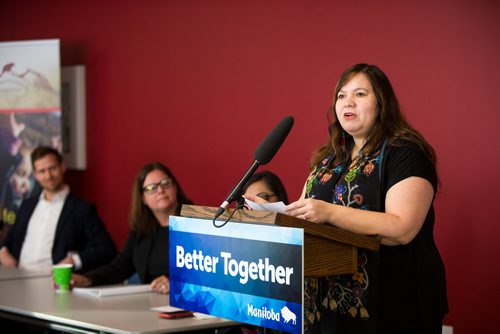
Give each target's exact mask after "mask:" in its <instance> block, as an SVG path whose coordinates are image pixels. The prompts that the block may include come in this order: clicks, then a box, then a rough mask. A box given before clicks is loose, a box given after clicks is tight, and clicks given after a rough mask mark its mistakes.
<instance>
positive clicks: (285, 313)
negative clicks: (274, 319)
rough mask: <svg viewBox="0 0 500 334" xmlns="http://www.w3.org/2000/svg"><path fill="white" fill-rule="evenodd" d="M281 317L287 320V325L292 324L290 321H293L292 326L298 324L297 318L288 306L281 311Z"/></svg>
mask: <svg viewBox="0 0 500 334" xmlns="http://www.w3.org/2000/svg"><path fill="white" fill-rule="evenodd" d="M281 316H282V317H283V319H284V320H285V323H288V322H290V320H292V324H294V325H295V324H296V323H297V316H296V315H295V313H293V312H292V311H290V309H289V308H288V307H286V306H283V308H282V309H281Z"/></svg>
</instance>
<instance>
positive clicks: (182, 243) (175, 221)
mask: <svg viewBox="0 0 500 334" xmlns="http://www.w3.org/2000/svg"><path fill="white" fill-rule="evenodd" d="M169 226H170V227H169V239H170V245H169V251H170V255H169V261H170V304H171V305H173V306H176V307H180V308H183V309H187V310H190V311H195V312H201V313H205V314H210V315H213V316H217V317H221V318H226V319H230V320H234V321H239V322H245V323H248V324H252V325H256V326H260V327H266V328H272V329H276V330H281V331H285V332H290V333H302V332H303V329H302V327H303V326H302V313H303V309H302V305H303V295H304V293H303V292H304V291H303V287H304V284H303V282H304V275H303V273H304V272H303V266H304V251H303V241H304V230H303V229H300V228H290V227H280V226H275V225H260V224H247V223H235V222H229V223H228V224H226V225H225V226H223V227H221V228H216V227H214V226H213V224H212V220H208V219H199V218H186V217H172V216H171V217H170V221H169Z"/></svg>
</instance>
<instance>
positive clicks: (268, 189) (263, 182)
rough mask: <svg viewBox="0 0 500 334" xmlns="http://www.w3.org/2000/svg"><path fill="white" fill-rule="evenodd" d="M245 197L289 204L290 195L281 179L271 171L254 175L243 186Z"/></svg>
mask: <svg viewBox="0 0 500 334" xmlns="http://www.w3.org/2000/svg"><path fill="white" fill-rule="evenodd" d="M242 191H243V196H247V195H252V196H257V197H259V198H262V199H264V200H266V201H268V202H280V201H281V202H283V203H285V205H286V204H288V195H287V193H286V190H285V187H284V186H283V183H282V182H281V180H280V178H279V177H278V176H277V175H276V174H274V173H271V172H270V171H262V172H258V173H255V174H253V175H252V176H251V177H250V179H248V182H247V183H246V184H245V185H244V186H243V190H242Z"/></svg>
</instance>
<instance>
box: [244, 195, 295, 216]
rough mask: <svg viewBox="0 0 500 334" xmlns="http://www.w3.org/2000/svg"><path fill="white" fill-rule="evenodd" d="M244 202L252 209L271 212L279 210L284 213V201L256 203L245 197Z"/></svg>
mask: <svg viewBox="0 0 500 334" xmlns="http://www.w3.org/2000/svg"><path fill="white" fill-rule="evenodd" d="M245 203H246V204H247V205H248V207H249V208H250V209H252V210H262V211H271V212H279V213H283V214H284V213H285V206H286V205H285V203H283V202H274V203H256V202H252V201H251V200H249V199H246V198H245Z"/></svg>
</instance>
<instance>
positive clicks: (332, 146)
mask: <svg viewBox="0 0 500 334" xmlns="http://www.w3.org/2000/svg"><path fill="white" fill-rule="evenodd" d="M359 73H363V74H365V75H366V78H367V79H368V80H369V81H370V83H371V85H372V88H373V91H374V93H375V97H376V99H377V118H376V120H375V126H374V128H373V131H372V133H371V135H370V137H369V138H368V141H367V143H366V146H365V148H364V149H363V152H362V153H363V154H365V155H366V154H370V153H374V152H375V151H376V150H377V149H378V148H379V147H380V145H381V144H382V143H383V142H384V140H385V139H386V138H387V140H388V144H392V145H395V142H396V141H397V140H398V139H404V140H407V141H410V142H412V143H415V144H417V145H418V147H420V149H421V150H422V151H423V152H424V153H425V154H426V155H427V156H428V157H429V159H430V160H431V161H432V162H433V163H434V164H436V154H435V152H434V149H433V148H432V146H431V145H429V144H428V143H427V142H426V140H425V139H424V137H423V136H422V135H421V134H420V133H419V132H418V131H417V130H415V129H414V128H413V127H412V126H411V125H410V124H408V122H407V121H406V120H405V118H404V116H403V114H402V113H401V109H400V107H399V102H398V99H397V98H396V94H395V93H394V90H393V88H392V85H391V83H390V81H389V79H388V78H387V76H386V75H385V73H384V72H382V70H380V69H379V68H378V67H377V66H375V65H368V64H356V65H354V66H352V67H350V68H348V69H347V70H345V71H344V73H342V75H341V76H340V79H339V81H338V82H337V85H336V87H335V94H334V97H333V106H332V108H331V114H330V116H331V117H333V121H332V122H331V123H330V126H329V132H330V140H329V142H328V143H327V144H325V145H323V146H321V147H320V148H319V149H318V150H316V152H315V153H314V155H313V157H312V159H311V168H313V167H314V166H316V165H317V164H318V163H319V162H320V161H322V160H323V159H324V158H326V157H327V156H330V155H333V156H334V157H335V163H339V162H341V161H345V160H346V159H347V158H348V156H349V155H350V150H349V148H350V146H349V145H346V144H345V143H346V142H347V143H349V142H350V141H351V140H352V138H351V137H350V136H349V135H348V134H347V133H346V132H345V131H344V129H343V128H342V126H341V125H340V122H339V120H338V119H337V114H336V113H335V105H336V103H337V99H338V93H339V91H340V89H342V87H343V86H344V85H345V84H347V82H348V81H349V80H351V79H352V78H353V77H354V76H355V75H357V74H359ZM343 136H346V140H342V137H343Z"/></svg>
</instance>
